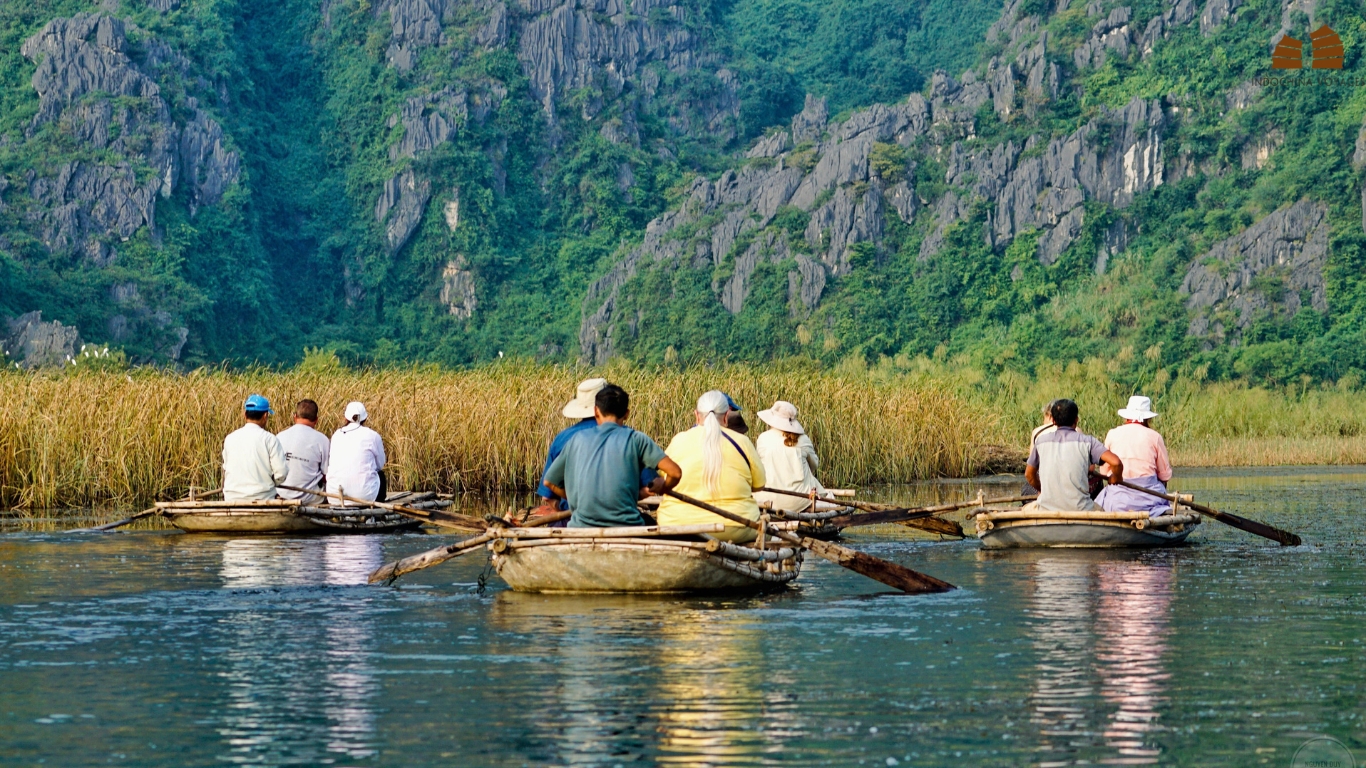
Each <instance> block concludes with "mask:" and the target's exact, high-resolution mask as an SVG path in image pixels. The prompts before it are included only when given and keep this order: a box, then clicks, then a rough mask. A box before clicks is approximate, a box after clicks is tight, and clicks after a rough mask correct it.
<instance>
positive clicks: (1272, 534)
mask: <svg viewBox="0 0 1366 768" xmlns="http://www.w3.org/2000/svg"><path fill="white" fill-rule="evenodd" d="M1091 474H1093V475H1096V476H1097V477H1100V478H1103V479H1105V480H1106V481H1109V479H1110V478H1108V477H1105V476H1104V475H1101V474H1098V473H1095V472H1092V473H1091ZM1116 485H1122V486H1124V487H1125V488H1132V489H1133V490H1135V491H1141V492H1143V493H1146V494H1148V495H1149V496H1156V497H1158V498H1159V499H1166V500H1167V501H1170V502H1172V503H1173V504H1180V505H1182V506H1186V507H1190V508H1191V509H1193V510H1195V511H1196V512H1199V513H1200V514H1202V515H1205V516H1207V517H1212V518H1214V519H1215V520H1218V521H1219V522H1221V523H1223V524H1224V525H1231V526H1233V527H1234V528H1238V529H1240V530H1244V531H1247V532H1248V533H1251V534H1255V535H1257V536H1261V537H1262V538H1264V539H1271V540H1272V541H1274V542H1277V543H1279V544H1280V545H1281V546H1283V547H1298V546H1299V545H1300V543H1301V542H1300V537H1299V536H1296V535H1295V534H1293V533H1291V532H1290V531H1282V530H1281V529H1280V528H1272V527H1271V526H1269V525H1267V524H1266V523H1259V522H1257V521H1256V520H1249V519H1247V518H1246V517H1239V516H1238V515H1234V514H1230V513H1228V512H1220V511H1219V510H1217V509H1214V508H1213V507H1207V506H1205V505H1204V504H1196V503H1195V502H1193V501H1186V500H1184V499H1182V498H1181V497H1179V496H1177V495H1176V494H1174V493H1160V492H1158V491H1154V490H1152V489H1149V488H1144V487H1143V486H1141V485H1134V484H1133V483H1131V482H1129V481H1128V480H1120V481H1119V482H1118V483H1116Z"/></svg>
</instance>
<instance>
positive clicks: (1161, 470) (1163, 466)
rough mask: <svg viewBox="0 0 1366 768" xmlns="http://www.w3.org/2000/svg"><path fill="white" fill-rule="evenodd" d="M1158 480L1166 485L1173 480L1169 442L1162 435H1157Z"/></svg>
mask: <svg viewBox="0 0 1366 768" xmlns="http://www.w3.org/2000/svg"><path fill="white" fill-rule="evenodd" d="M1154 434H1156V433H1154ZM1157 479H1158V480H1161V481H1162V482H1164V483H1165V482H1167V481H1168V480H1171V479H1172V460H1171V457H1170V456H1168V455H1167V441H1166V440H1163V439H1162V435H1157Z"/></svg>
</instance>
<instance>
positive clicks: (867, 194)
mask: <svg viewBox="0 0 1366 768" xmlns="http://www.w3.org/2000/svg"><path fill="white" fill-rule="evenodd" d="M824 111H825V110H824V104H823V103H821V102H820V101H819V100H817V99H809V100H808V101H807V109H805V110H804V111H803V113H802V114H801V115H799V116H798V117H797V118H794V120H793V134H794V138H796V137H797V136H803V137H806V138H805V139H804V140H803V141H804V142H810V143H811V144H813V145H814V146H813V148H812V149H811V150H802V151H803V152H808V151H810V152H813V153H814V154H815V156H816V158H817V159H816V161H815V164H814V166H809V168H810V169H809V170H806V171H803V170H802V167H798V166H794V165H791V164H790V161H791V159H792V155H793V154H794V153H795V152H796V150H795V149H787V150H782V151H778V154H777V155H776V156H774V157H773V160H774V162H773V163H772V164H771V165H767V164H763V165H761V164H748V165H746V166H745V167H742V168H740V169H738V170H730V171H726V172H725V173H723V174H722V175H721V177H720V178H719V179H717V180H716V181H715V182H710V181H707V180H705V179H701V178H699V179H696V180H695V181H694V182H693V184H692V186H691V187H690V188H689V191H688V196H687V199H686V200H685V202H684V203H683V204H682V205H681V206H680V207H679V208H678V209H677V210H674V211H670V212H668V213H666V214H664V215H663V216H660V217H658V218H656V219H655V220H653V221H651V222H650V224H649V225H648V226H647V227H646V230H645V239H644V242H642V243H641V245H640V246H639V247H637V248H634V249H632V250H631V251H630V252H629V253H627V254H626V256H625V257H624V258H623V259H622V260H621V261H619V262H618V263H617V264H616V265H615V266H614V267H613V268H612V269H611V270H610V271H609V272H608V273H607V274H606V275H604V276H603V277H602V278H600V279H598V280H597V281H595V282H594V283H593V284H592V285H591V286H589V289H588V292H587V295H586V297H585V299H584V319H583V324H582V326H581V327H580V331H579V345H580V352H581V355H582V357H583V359H584V360H586V361H590V362H599V363H600V362H603V361H605V360H607V359H608V358H610V357H611V356H612V354H613V353H614V352H615V350H616V344H617V339H618V334H621V333H629V328H630V325H631V318H630V317H629V316H623V315H621V314H620V303H621V296H620V291H621V287H622V286H623V285H625V284H626V282H627V281H628V280H630V279H631V277H632V276H633V275H635V274H636V272H637V271H638V269H639V268H640V267H641V266H642V265H644V264H656V263H665V264H669V265H671V266H672V267H673V268H680V269H706V270H711V269H712V268H713V267H715V266H718V265H721V264H723V263H725V262H726V261H727V260H728V259H734V265H733V267H734V268H733V269H732V270H731V273H730V275H729V276H728V277H727V279H726V281H725V282H724V283H722V284H718V285H716V286H714V288H715V290H716V293H717V300H718V302H719V303H720V304H721V306H723V307H725V308H726V309H727V310H728V311H730V312H739V311H741V310H742V309H743V307H744V304H745V301H746V299H747V298H748V295H749V291H750V288H751V277H752V275H753V274H754V271H755V269H757V267H758V265H759V264H761V263H763V262H764V260H768V261H769V262H770V263H774V264H784V263H787V264H789V265H790V266H789V269H788V304H789V308H790V310H791V312H792V313H793V315H794V316H802V315H804V314H806V313H809V312H810V311H811V309H812V308H814V307H815V306H816V304H817V302H819V301H820V296H821V293H822V292H823V291H824V290H825V285H826V282H827V280H828V278H829V277H830V276H832V275H841V274H846V273H847V272H848V271H849V269H850V265H849V258H850V253H851V249H852V248H853V246H855V245H857V244H859V243H873V244H876V242H877V241H879V240H880V239H881V236H882V230H883V225H884V221H885V216H886V214H887V211H886V202H887V199H886V195H885V194H884V191H883V187H882V181H881V180H880V179H878V178H876V177H875V175H874V174H873V173H872V172H871V170H870V168H869V160H868V159H869V155H870V153H871V150H872V148H873V146H874V145H875V144H877V143H878V142H887V143H898V144H901V145H903V146H908V145H910V144H911V143H912V142H913V141H914V140H915V139H916V138H917V137H919V136H923V135H925V132H926V131H927V130H928V129H929V127H930V107H929V104H928V103H926V101H925V100H924V99H923V98H922V97H921V96H920V95H919V94H916V95H913V96H911V97H910V98H909V99H907V100H906V101H904V102H902V103H900V104H895V105H891V106H886V105H876V106H874V107H871V108H869V109H866V110H862V111H859V112H856V113H854V114H853V115H851V116H850V117H849V118H848V119H847V120H845V121H844V122H842V123H839V124H835V125H831V124H828V123H827V122H826V118H825V115H824ZM821 137H826V138H821ZM764 141H769V142H781V140H775V139H771V138H770V139H767V140H764ZM764 141H761V142H760V144H761V145H762V144H763V143H764ZM777 145H778V146H781V144H777ZM769 151H771V150H770V149H768V148H765V149H764V150H763V152H762V153H758V154H756V156H759V157H768V156H769V155H768V152H769ZM893 190H894V194H895V195H896V198H895V199H894V200H893V201H892V202H893V205H894V206H895V207H896V209H897V210H898V212H899V213H900V212H902V211H904V215H906V216H913V215H914V210H915V206H916V205H918V201H916V200H915V198H914V194H915V193H914V190H912V189H910V187H909V186H908V185H907V184H906V183H905V182H898V184H897V185H895V186H894V187H893ZM818 203H819V204H818ZM784 206H791V207H793V208H797V209H799V210H802V211H806V212H809V214H810V218H809V220H808V222H807V226H806V228H805V230H804V231H803V233H802V236H801V237H800V238H799V242H791V241H790V240H789V239H788V233H786V232H784V231H776V230H774V229H769V225H770V224H771V223H772V222H773V217H774V216H775V215H776V214H777V213H778V211H779V210H780V209H782V208H783V207H784ZM703 222H709V223H708V224H707V226H705V227H703V228H701V229H696V227H697V225H698V224H700V223H703ZM712 222H714V223H712ZM681 233H686V234H681ZM746 238H752V239H749V240H748V245H745V247H744V248H743V250H740V249H738V248H737V246H736V243H741V242H744V241H745V239H746Z"/></svg>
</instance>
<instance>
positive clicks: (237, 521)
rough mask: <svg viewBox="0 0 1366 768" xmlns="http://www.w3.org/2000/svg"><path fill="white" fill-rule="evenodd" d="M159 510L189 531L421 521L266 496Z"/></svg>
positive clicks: (403, 499)
mask: <svg viewBox="0 0 1366 768" xmlns="http://www.w3.org/2000/svg"><path fill="white" fill-rule="evenodd" d="M388 503H391V504H402V505H404V506H408V507H413V508H415V509H442V508H445V507H448V506H450V501H449V500H447V499H438V498H437V497H436V494H434V493H418V492H413V491H404V492H399V493H393V494H390V495H389V497H388ZM157 510H158V511H159V512H160V513H161V515H162V516H163V517H165V518H166V520H167V521H169V522H170V523H171V525H174V526H175V527H177V528H179V529H181V530H182V531H187V532H190V533H386V532H390V531H402V530H412V529H415V528H419V527H421V525H422V522H421V521H420V520H414V519H412V518H410V517H405V516H404V515H400V514H398V513H397V512H390V511H388V510H384V509H380V508H379V507H363V506H356V505H349V506H345V507H342V506H333V505H331V504H318V505H305V504H303V503H302V502H300V501H299V500H298V499H268V500H265V501H202V500H195V501H162V502H157Z"/></svg>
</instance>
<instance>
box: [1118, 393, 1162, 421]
mask: <svg viewBox="0 0 1366 768" xmlns="http://www.w3.org/2000/svg"><path fill="white" fill-rule="evenodd" d="M1115 413H1118V414H1119V415H1120V416H1121V417H1123V418H1125V419H1128V420H1129V421H1147V420H1148V419H1151V418H1153V417H1154V416H1156V415H1157V414H1156V413H1154V412H1153V400H1152V398H1150V397H1144V396H1143V395H1134V396H1133V397H1131V398H1129V405H1128V406H1127V407H1125V408H1120V409H1119V410H1118V411H1115Z"/></svg>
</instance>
